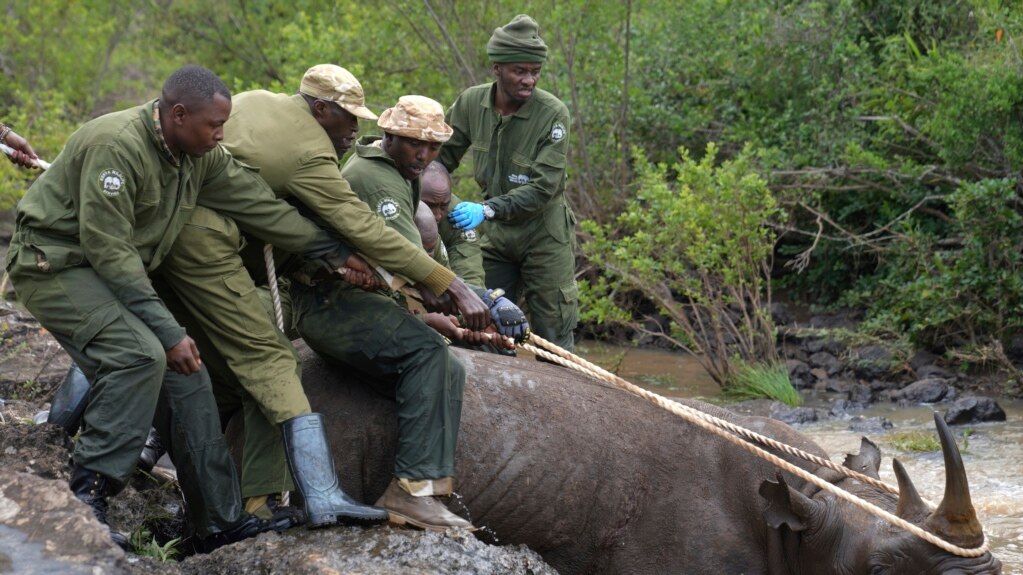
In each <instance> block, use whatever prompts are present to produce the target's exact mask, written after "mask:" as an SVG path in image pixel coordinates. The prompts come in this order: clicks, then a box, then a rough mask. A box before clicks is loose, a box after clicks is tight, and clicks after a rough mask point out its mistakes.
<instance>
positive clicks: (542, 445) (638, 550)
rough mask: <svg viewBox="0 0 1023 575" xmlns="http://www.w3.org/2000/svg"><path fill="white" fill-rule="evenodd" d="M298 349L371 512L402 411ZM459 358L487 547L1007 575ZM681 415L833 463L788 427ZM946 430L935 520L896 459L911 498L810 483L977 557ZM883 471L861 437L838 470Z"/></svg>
mask: <svg viewBox="0 0 1023 575" xmlns="http://www.w3.org/2000/svg"><path fill="white" fill-rule="evenodd" d="M299 351H300V355H301V357H302V360H303V365H304V374H303V381H304V385H305V389H306V392H307V394H308V396H309V400H310V403H311V404H312V406H313V410H314V411H319V412H321V413H323V415H324V419H325V421H326V426H327V434H328V439H329V441H330V444H331V446H332V449H333V453H334V459H335V462H336V464H337V467H338V475H339V477H340V480H341V483H342V485H343V486H344V488H345V490H346V491H347V492H348V493H349V494H350V495H352V496H353V497H355V498H357V499H359V500H361V501H366V502H370V503H372V502H373V501H376V499H377V498H378V497H379V496H380V495H381V494H382V493H383V491H384V489H385V488H386V486H387V483H388V481H389V480H390V478H391V473H392V470H393V461H394V452H395V446H396V442H397V427H398V422H397V420H396V416H395V409H394V407H395V404H394V402H393V400H392V399H391V398H388V397H385V396H383V395H381V394H380V393H378V392H375V391H373V389H371V388H370V386H368V385H361V384H359V380H360V377H361V376H360V375H359V374H358V373H356V372H354V370H351V369H347V368H345V367H343V366H336V365H335V366H332V365H328V364H327V363H325V362H324V361H323V360H322V359H320V358H319V357H318V356H316V355H315V354H314V353H312V352H311V351H310V350H309V349H308V348H306V347H305V346H304V345H302V344H301V342H299ZM452 352H453V353H454V354H455V356H456V357H458V359H459V360H461V361H462V363H463V364H464V365H465V368H466V372H467V377H466V386H465V395H464V399H463V407H462V421H461V432H460V435H459V444H458V451H457V475H456V491H457V494H458V495H459V496H460V498H461V499H460V501H461V502H462V503H463V504H464V507H462V506H460V505H459V498H458V497H456V498H453V499H452V501H451V503H450V504H449V507H451V508H452V510H453V511H456V512H459V513H461V514H463V515H466V516H467V517H469V518H470V519H471V520H472V521H473V523H474V524H475V525H477V526H479V527H483V528H484V530H483V531H481V532H479V533H481V537H483V538H485V539H489V540H490V541H491V542H495V543H499V544H525V545H528V546H529V547H530V548H531V549H533V550H535V551H537V552H538V553H540V555H541V556H542V557H543V558H544V560H545V561H547V562H548V563H549V564H550V565H551V566H553V567H554V568H555V569H557V570H558V571H559V572H560V573H562V574H564V575H570V574H573V573H628V574H646V573H649V574H662V573H699V574H704V573H723V574H724V573H735V574H739V573H743V574H757V573H766V574H772V575H774V574H783V573H801V574H804V575H805V574H810V573H812V574H825V573H841V574H857V573H864V574H870V575H880V574H895V573H913V574H919V573H935V574H937V573H948V572H955V573H960V574H964V575H965V574H997V573H1001V563H1000V562H999V561H998V559H996V558H995V557H994V556H992V555H991V554H990V553H986V554H984V555H983V556H981V557H979V558H963V557H958V556H955V555H951V554H949V553H947V552H945V551H942V550H941V549H939V548H938V547H936V546H933V545H931V544H930V543H927V542H926V541H923V540H922V539H919V538H917V537H916V536H914V535H912V534H910V533H908V532H905V531H904V530H902V529H899V528H897V527H893V526H891V525H890V524H889V523H887V522H886V521H884V520H883V519H880V518H877V517H875V516H873V515H869V514H867V513H866V512H864V511H861V510H860V509H858V508H856V507H854V506H852V505H849V504H848V503H846V502H844V501H842V500H840V499H838V498H836V497H834V496H832V495H830V494H828V493H827V492H824V491H823V490H820V491H818V488H817V487H815V486H813V485H812V484H808V483H806V482H804V481H802V480H800V479H799V478H797V477H795V476H794V475H791V474H788V473H782V472H779V470H778V469H777V468H776V467H774V466H773V465H771V464H769V463H767V462H765V461H763V460H761V459H759V458H757V457H754V456H752V455H750V454H748V453H746V452H744V451H741V450H740V449H739V448H737V447H735V446H733V445H732V444H730V443H728V442H726V441H725V440H723V439H721V438H719V437H718V436H717V435H713V434H711V433H709V432H707V431H705V430H703V429H700V428H698V427H695V426H693V425H691V424H689V423H687V422H686V421H684V420H682V419H681V418H679V417H677V416H675V415H673V414H671V413H669V412H667V411H665V410H663V409H661V408H659V407H657V406H655V405H653V404H651V403H649V402H647V401H645V400H643V399H641V398H638V397H635V396H633V395H631V394H629V393H627V392H625V391H622V390H620V389H617V388H615V387H613V386H611V385H610V384H607V383H603V382H600V381H597V380H594V379H591V378H588V377H585V376H582V375H579V374H577V373H576V372H573V371H570V370H568V369H565V368H561V367H557V366H553V365H548V364H542V363H539V362H536V361H530V360H525V359H514V358H508V357H503V356H498V355H493V354H483V353H477V352H474V351H468V350H463V349H458V348H452ZM683 403H685V404H687V405H691V406H694V407H698V408H700V409H702V410H704V411H707V412H709V413H711V414H713V415H715V416H718V417H721V418H724V419H727V420H729V421H732V422H735V423H739V424H742V425H744V426H746V427H748V428H750V429H752V430H754V431H756V432H758V433H761V434H764V435H768V436H770V437H773V438H775V439H778V440H780V441H783V442H785V443H788V444H790V445H793V446H795V447H798V448H800V449H803V450H805V451H808V452H811V453H815V454H817V455H820V456H822V457H827V454H826V453H824V451H823V450H822V449H821V448H820V447H819V446H818V445H816V444H815V443H814V442H813V441H811V440H810V439H809V438H807V437H805V436H804V435H802V434H800V433H799V432H797V431H795V430H794V429H792V428H790V427H788V426H787V425H785V424H782V423H780V422H777V421H774V420H771V419H766V418H761V417H743V416H739V415H736V414H733V413H731V412H729V411H727V410H724V409H720V408H717V407H715V406H712V405H708V404H705V403H701V402H697V401H683ZM938 420H939V421H938V425H939V432H940V431H941V427H943V426H944V422H943V421H940V418H938ZM944 430H945V432H946V433H944V434H941V433H939V435H941V437H942V441H943V445H944V451H945V457H946V468H947V469H946V474H947V477H948V479H947V486H946V493H945V497H944V499H943V501H942V503H941V505H939V509H938V510H937V511H935V510H932V509H930V508H928V507H927V506H926V504H924V503H923V501H922V500H920V497H919V496H918V495H916V490H915V488H913V486H912V483H911V482H910V481H909V478H908V476H907V475H906V473H905V470H904V469H902V466H901V464H899V463H898V462H897V461H896V462H895V467H896V472H897V477H898V479H899V482H900V487H902V489H901V492H902V493H904V494H906V495H904V496H903V499H902V500H901V501H897V498H895V497H893V496H890V495H888V494H886V493H881V492H880V491H879V490H877V489H876V488H872V487H869V486H866V485H863V484H861V483H860V482H858V481H855V480H850V479H843V478H842V477H839V475H840V474H838V473H837V472H835V471H832V470H827V469H824V470H822V471H821V472H818V473H817V474H818V475H819V476H821V477H824V478H826V479H828V480H829V481H832V482H835V483H837V484H839V485H841V486H842V487H844V488H846V489H849V490H851V491H854V492H855V493H857V494H858V495H860V496H862V497H864V498H866V499H868V500H870V501H871V502H873V503H875V504H877V505H880V506H881V507H883V508H885V509H887V510H889V511H891V512H893V513H894V512H896V511H898V513H899V514H900V516H901V517H903V518H906V519H907V520H910V521H914V522H916V523H918V524H920V525H924V526H925V528H927V529H928V530H930V531H931V532H937V533H940V534H941V535H942V536H944V537H945V538H946V539H947V540H950V541H952V542H954V543H956V544H959V545H961V546H964V547H969V546H974V547H975V546H978V545H979V544H980V539H978V537H982V535H979V534H980V525H979V523H978V522H977V519H976V514H975V513H974V512H973V507H972V504H971V503H970V500H969V488H968V486H967V484H966V476H965V471H964V470H963V467H962V460H961V459H960V458H959V453H958V451H957V450H956V448H955V442H954V441H951V433H950V432H948V428H947V426H945V427H944ZM949 443H951V447H950V446H949ZM784 457H785V458H786V459H788V460H789V461H792V462H794V463H796V464H797V465H800V466H801V467H804V468H806V469H810V470H812V467H815V466H813V465H812V464H808V463H805V462H802V461H801V460H796V459H794V458H791V457H788V456H784ZM880 460H881V453H880V451H879V450H878V449H877V447H876V446H874V444H873V443H871V442H870V441H869V440H867V439H866V438H864V440H863V447H862V448H861V451H860V453H859V454H856V455H850V456H849V458H847V460H846V463H845V464H846V465H847V466H850V467H852V468H854V469H856V470H857V471H861V472H863V473H865V474H867V475H872V476H874V477H876V476H877V469H878V465H879V463H880ZM956 467H958V468H957V469H956Z"/></svg>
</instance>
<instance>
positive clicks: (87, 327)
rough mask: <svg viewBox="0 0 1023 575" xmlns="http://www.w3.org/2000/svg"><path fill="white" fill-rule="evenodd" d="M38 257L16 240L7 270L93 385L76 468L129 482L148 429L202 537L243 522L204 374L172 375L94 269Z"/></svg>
mask: <svg viewBox="0 0 1023 575" xmlns="http://www.w3.org/2000/svg"><path fill="white" fill-rule="evenodd" d="M35 256H36V251H35V250H33V249H31V248H27V247H21V246H19V245H18V244H17V243H14V244H12V246H11V249H10V252H9V253H8V257H9V262H8V270H9V272H10V274H11V280H12V282H13V283H14V286H15V288H16V289H17V291H18V298H19V300H20V301H21V303H22V304H24V306H25V307H26V308H27V309H28V310H29V311H30V312H31V313H32V315H33V316H35V318H36V319H37V320H39V323H41V324H42V325H43V326H44V327H45V328H46V329H47V330H49V332H50V333H51V334H52V335H53V336H54V337H55V338H56V339H57V341H58V342H60V344H61V346H62V347H63V348H64V350H65V351H67V352H68V355H70V356H71V358H72V359H73V360H74V361H75V362H77V363H78V365H79V366H80V367H81V368H82V372H83V373H84V374H85V376H86V377H87V378H88V379H89V381H90V382H92V387H91V389H90V391H89V401H88V405H87V406H86V408H85V412H84V414H83V415H82V431H81V434H80V435H79V436H78V441H77V442H76V444H75V450H74V454H73V458H74V462H75V463H76V464H77V465H80V466H82V467H84V468H86V469H89V470H92V471H96V472H98V473H101V474H103V475H105V476H107V477H109V478H110V479H111V480H113V481H114V483H115V484H117V485H118V486H123V485H124V484H125V483H126V482H127V481H128V479H129V478H130V477H131V474H132V473H133V472H134V471H135V465H136V462H137V461H138V457H139V453H140V452H141V451H142V446H143V445H144V444H145V441H146V436H147V435H148V433H149V428H150V426H155V427H156V429H157V432H158V433H159V434H160V437H161V438H162V439H163V442H164V445H165V446H166V447H167V450H168V452H169V453H170V456H171V460H172V461H173V462H174V466H175V467H176V468H177V473H178V483H179V484H180V485H181V491H182V494H183V495H184V498H185V503H186V505H187V509H188V517H189V520H190V522H191V525H192V527H193V529H195V530H196V532H198V533H199V535H200V536H205V535H208V534H210V533H215V532H219V531H223V530H226V529H229V528H231V527H233V526H234V525H236V524H237V523H238V522H239V521H240V520H241V519H242V517H243V514H242V513H243V508H242V502H241V497H240V494H239V492H238V478H237V475H236V473H235V469H234V464H233V463H232V461H231V458H230V454H229V453H228V450H227V444H226V443H225V441H224V436H223V434H222V433H221V430H220V423H219V418H218V416H217V406H216V403H215V401H214V398H213V393H212V390H211V388H210V380H209V375H208V374H207V373H206V371H205V370H201V371H200V373H198V374H194V375H191V376H184V375H181V374H178V373H175V372H173V371H171V370H169V369H167V359H166V352H165V351H164V349H163V345H161V343H160V341H159V339H157V337H156V335H155V334H154V333H153V332H152V330H150V329H149V327H148V326H146V324H145V323H143V322H142V320H141V319H139V318H138V317H137V316H136V315H135V314H133V313H131V312H130V311H128V309H127V308H126V307H125V306H124V305H123V304H122V303H121V302H120V301H119V300H118V299H117V297H116V296H115V295H114V293H113V292H112V291H111V290H110V288H109V287H108V286H107V284H106V282H104V281H103V279H102V278H100V277H99V276H98V274H96V272H95V270H93V269H92V268H91V267H84V266H83V267H68V268H64V269H52V270H51V271H50V272H49V273H47V272H42V271H40V270H39V269H38V268H36V266H35Z"/></svg>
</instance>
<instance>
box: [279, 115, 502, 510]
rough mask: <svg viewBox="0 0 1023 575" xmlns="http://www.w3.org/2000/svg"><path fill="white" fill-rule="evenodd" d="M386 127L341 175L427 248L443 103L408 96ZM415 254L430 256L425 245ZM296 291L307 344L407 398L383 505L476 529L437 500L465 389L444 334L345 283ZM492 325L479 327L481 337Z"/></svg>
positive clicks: (448, 485) (384, 217)
mask: <svg viewBox="0 0 1023 575" xmlns="http://www.w3.org/2000/svg"><path fill="white" fill-rule="evenodd" d="M431 104H432V105H433V106H434V107H433V108H431ZM377 125H378V126H380V127H382V128H383V129H384V131H385V136H384V139H383V140H380V139H378V138H363V139H362V140H360V142H359V143H358V144H357V145H356V147H355V154H354V155H352V157H351V158H349V160H348V161H347V162H346V163H345V167H344V169H343V170H342V171H341V175H342V176H344V178H345V180H347V181H348V182H349V183H350V184H351V185H352V188H351V189H353V190H356V192H357V193H358V194H359V197H361V198H362V199H363V201H365V202H366V204H365V205H368V206H369V207H370V208H371V209H373V210H375V211H376V213H377V214H378V215H379V216H380V218H379V219H380V221H382V222H386V223H387V224H388V225H390V226H393V227H394V229H396V230H398V231H399V232H400V233H401V235H402V236H404V237H405V238H406V239H407V240H410V243H413V242H414V244H415V245H417V246H418V245H419V244H420V236H419V232H418V231H417V230H416V228H415V225H414V223H413V221H412V214H413V213H414V210H415V207H416V205H417V203H418V195H419V193H418V187H419V186H418V182H419V176H420V174H422V172H423V170H424V169H425V168H426V166H427V165H428V164H429V163H430V162H431V161H432V160H433V159H434V158H435V157H436V156H437V152H438V151H439V150H440V145H441V143H442V142H443V141H444V140H446V139H447V137H448V136H449V135H450V128H449V127H448V126H447V125H446V124H444V121H443V109H441V108H440V105H439V104H437V103H436V102H434V101H433V100H429V99H428V98H423V97H421V96H414V97H409V96H405V97H403V98H402V100H401V101H400V102H399V105H398V106H396V107H394V108H391V109H389V110H387V111H385V112H384V114H383V115H382V116H381V117H380V119H379V120H378V121H377ZM416 251H417V252H418V253H419V254H421V255H422V256H424V257H427V258H429V256H428V255H427V254H426V253H425V252H424V251H423V250H422V249H421V248H419V247H417V248H416ZM371 257H372V256H371ZM430 261H431V262H432V261H433V260H432V259H431V260H430ZM441 269H444V268H441ZM448 273H450V272H448ZM458 281H460V280H458ZM435 293H436V292H435ZM292 294H293V298H294V305H295V317H296V326H297V328H298V331H299V333H301V334H302V337H303V338H304V339H305V341H306V343H307V344H309V346H310V347H311V348H313V349H314V350H316V351H317V352H318V353H319V354H321V355H323V356H324V357H327V358H329V359H332V360H334V361H337V362H340V363H343V364H346V365H349V366H352V367H355V368H356V369H358V370H360V371H362V372H363V373H366V374H368V375H370V376H372V377H373V379H374V380H375V381H377V382H379V383H380V386H381V389H382V390H383V391H384V392H386V393H394V395H395V398H396V400H397V402H398V450H397V456H396V460H395V478H394V480H392V482H391V484H390V485H389V486H388V487H387V490H386V491H385V492H384V494H383V496H381V498H380V499H379V500H378V501H377V505H380V506H382V507H384V508H385V509H387V510H388V513H389V515H390V518H391V521H392V522H395V523H397V524H411V525H415V526H417V527H420V528H424V529H433V530H443V529H446V528H448V527H462V528H471V527H472V526H471V524H470V523H469V522H468V521H466V520H465V519H463V518H461V517H459V516H457V515H455V514H454V513H451V512H450V511H449V510H448V509H447V508H446V507H444V505H443V504H441V503H439V502H434V501H433V499H432V498H433V497H434V496H442V495H449V494H451V492H452V489H453V476H454V457H455V444H456V441H457V437H458V424H459V419H460V417H461V405H462V391H463V388H464V385H465V371H464V369H463V367H462V365H461V363H459V362H458V360H457V359H455V357H454V356H452V355H451V353H450V352H449V351H448V349H447V343H446V342H445V341H444V338H442V337H441V336H440V335H439V334H438V333H437V332H435V331H433V330H432V329H430V328H429V327H427V326H426V325H425V324H424V323H423V322H421V321H419V320H418V319H416V318H415V317H414V316H413V315H412V314H411V313H409V312H408V311H407V310H406V309H404V308H402V307H401V306H399V305H398V304H397V303H396V302H395V301H394V300H393V299H392V298H390V297H388V296H386V295H382V294H379V293H369V292H364V291H361V290H357V289H352V288H351V287H349V286H347V285H344V284H341V283H339V282H327V283H321V284H318V285H315V286H305V285H301V284H299V285H295V286H293V288H292ZM477 299H478V298H477ZM481 303H482V302H481ZM484 309H486V308H484ZM484 323H485V322H476V323H475V324H470V328H471V329H472V330H474V331H482V329H483V327H484V325H482V324H484Z"/></svg>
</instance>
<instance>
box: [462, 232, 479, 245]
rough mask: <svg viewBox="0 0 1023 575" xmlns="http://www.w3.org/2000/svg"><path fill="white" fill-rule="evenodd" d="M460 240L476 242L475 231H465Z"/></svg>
mask: <svg viewBox="0 0 1023 575" xmlns="http://www.w3.org/2000/svg"><path fill="white" fill-rule="evenodd" d="M462 239H464V240H465V241H467V242H474V241H476V230H465V231H464V232H462Z"/></svg>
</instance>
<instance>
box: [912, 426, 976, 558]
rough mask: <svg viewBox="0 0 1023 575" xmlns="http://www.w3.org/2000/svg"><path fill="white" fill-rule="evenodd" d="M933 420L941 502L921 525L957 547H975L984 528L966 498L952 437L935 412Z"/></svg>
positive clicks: (963, 472) (965, 483)
mask: <svg viewBox="0 0 1023 575" xmlns="http://www.w3.org/2000/svg"><path fill="white" fill-rule="evenodd" d="M934 424H935V425H936V426H937V428H938V438H939V439H940V440H941V452H942V454H943V455H944V456H945V495H944V497H942V499H941V504H940V505H938V508H937V509H935V510H934V512H933V513H931V515H930V516H929V517H928V518H927V519H926V520H925V521H924V524H923V527H924V528H925V529H927V530H929V531H931V532H932V533H934V534H936V535H938V536H940V537H941V538H943V539H945V540H946V541H948V542H950V543H954V544H955V545H959V546H960V547H979V546H980V545H981V544H983V542H984V530H983V529H982V528H981V526H980V521H979V520H978V519H977V512H976V511H975V510H974V509H973V502H972V501H971V500H970V484H969V482H968V481H967V480H966V468H965V467H964V466H963V458H962V456H960V455H959V448H958V447H957V446H956V442H955V437H954V436H953V435H952V431H951V430H950V429H949V428H948V425H947V424H946V423H945V420H944V419H942V417H941V415H940V414H939V413H938V412H935V413H934Z"/></svg>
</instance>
